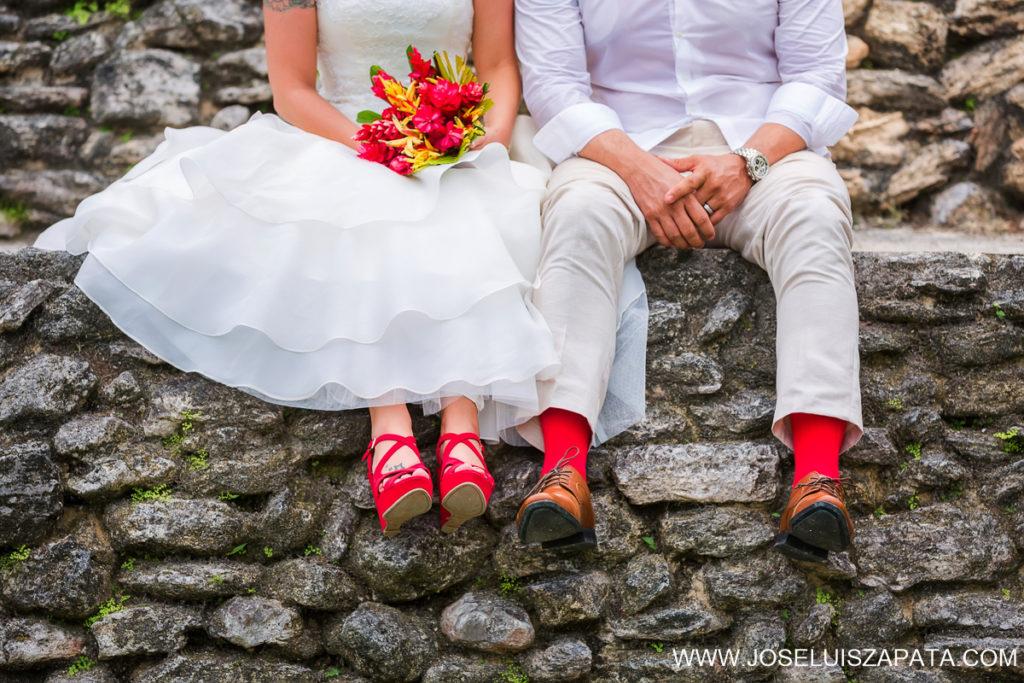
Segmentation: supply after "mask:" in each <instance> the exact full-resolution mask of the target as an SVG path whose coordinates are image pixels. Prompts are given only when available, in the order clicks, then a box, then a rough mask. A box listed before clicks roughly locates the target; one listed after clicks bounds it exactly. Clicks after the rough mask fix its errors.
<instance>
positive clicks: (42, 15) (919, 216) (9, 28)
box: [0, 0, 1024, 238]
mask: <svg viewBox="0 0 1024 683" xmlns="http://www.w3.org/2000/svg"><path fill="white" fill-rule="evenodd" d="M843 5H844V8H845V11H846V15H847V27H848V32H849V34H850V60H849V66H850V71H849V97H848V101H849V103H850V104H851V105H852V106H854V107H856V108H857V109H858V110H859V111H860V115H861V118H860V121H859V122H858V123H857V125H856V126H855V127H854V129H853V130H852V131H851V132H850V133H849V135H848V136H847V137H846V138H845V139H844V140H843V141H841V142H840V143H839V144H838V145H837V146H836V147H835V149H834V150H833V154H834V157H835V158H836V160H837V162H838V164H839V166H840V167H841V169H842V170H843V174H844V177H845V178H846V180H847V184H848V186H849V188H850V192H851V196H852V198H853V200H854V203H855V204H856V206H857V210H858V212H859V213H860V214H861V218H862V219H863V220H862V221H861V223H862V224H865V223H873V222H878V221H882V222H883V224H889V223H893V222H900V221H907V220H910V221H914V222H931V223H934V224H937V225H941V226H947V227H955V228H958V229H966V230H971V231H974V232H979V231H984V232H991V231H1004V232H1005V231H1019V230H1021V216H1020V213H1019V210H1018V209H1019V207H1020V200H1021V198H1024V84H1021V81H1024V33H1022V30H1024V2H1022V1H1021V0H956V1H955V2H954V0H932V1H931V2H906V1H904V0H844V2H843ZM76 7H77V8H78V11H77V12H75V11H72V12H71V13H70V14H69V13H68V12H67V10H69V9H71V10H74V8H76ZM93 9H95V10H96V11H92V10H93ZM105 10H106V11H105ZM261 34H262V25H261V14H260V2H259V0H218V2H205V1H204V0H0V79H2V82H0V158H2V159H3V167H2V168H0V208H2V209H3V210H2V211H0V238H2V236H4V235H7V236H12V235H14V234H16V233H17V232H18V231H19V230H20V229H21V228H22V227H42V226H46V225H48V224H50V223H52V222H53V221H55V220H57V219H59V218H63V217H65V216H68V215H70V214H71V213H73V211H74V209H75V206H77V203H78V202H79V201H80V200H81V199H82V198H83V197H85V196H86V195H88V194H91V193H93V192H95V191H97V190H99V189H101V188H102V187H104V186H105V185H106V184H107V183H109V182H110V181H111V180H113V179H115V178H117V177H119V176H120V175H121V174H123V173H124V172H125V171H126V170H127V169H128V168H130V167H131V165H132V164H134V163H136V162H138V161H139V160H140V159H141V158H143V157H144V156H145V155H147V154H148V153H150V152H151V151H152V150H153V149H154V148H155V147H156V145H157V144H158V143H159V142H160V140H161V139H162V131H163V128H164V127H165V126H174V127H180V126H187V125H194V124H207V125H209V124H212V125H214V126H217V127H221V128H231V127H233V126H236V125H238V124H240V123H242V122H244V121H245V120H246V119H247V118H248V116H249V115H250V114H251V113H252V112H253V111H255V110H257V109H260V110H263V111H268V110H269V109H270V107H271V99H272V98H271V92H270V88H269V86H268V84H267V80H266V76H267V73H266V61H265V52H264V50H263V48H262V47H261Z"/></svg>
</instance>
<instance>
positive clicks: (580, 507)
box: [516, 448, 597, 551]
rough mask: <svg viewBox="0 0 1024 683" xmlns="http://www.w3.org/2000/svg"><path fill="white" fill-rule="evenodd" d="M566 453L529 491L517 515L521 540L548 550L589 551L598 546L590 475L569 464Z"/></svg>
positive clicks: (568, 455) (570, 457)
mask: <svg viewBox="0 0 1024 683" xmlns="http://www.w3.org/2000/svg"><path fill="white" fill-rule="evenodd" d="M573 450H578V449H576V448H571V449H569V451H566V454H565V455H564V456H562V458H561V459H560V460H559V461H558V463H557V464H556V465H555V467H554V469H552V470H550V471H548V472H546V473H545V474H544V476H542V477H541V478H540V481H538V482H537V485H536V486H534V487H533V489H532V490H531V491H530V492H529V493H528V494H526V499H525V500H524V501H523V504H522V505H521V506H520V507H519V514H518V515H516V524H517V525H518V531H519V540H521V541H522V542H523V543H538V542H539V543H540V544H541V547H542V548H544V549H546V550H567V551H568V550H571V551H575V550H588V549H591V548H593V547H595V546H596V545H597V536H596V534H595V533H594V507H593V505H591V503H590V489H589V488H587V480H586V477H585V476H584V475H582V474H580V473H579V472H577V471H576V469H575V468H573V467H570V466H569V465H567V464H566V463H567V462H569V460H571V459H572V456H571V455H570V453H571V452H572V451H573Z"/></svg>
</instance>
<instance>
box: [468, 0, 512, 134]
mask: <svg viewBox="0 0 1024 683" xmlns="http://www.w3.org/2000/svg"><path fill="white" fill-rule="evenodd" d="M512 8H513V0H474V2H473V66H474V67H475V68H476V73H477V76H479V78H480V82H481V83H490V91H489V92H488V97H490V98H491V99H492V100H494V106H493V107H492V108H491V110H490V111H489V112H487V114H486V115H485V116H484V127H485V129H486V131H487V134H486V135H485V136H484V137H483V138H480V139H479V140H477V141H476V144H474V145H473V147H479V146H482V145H483V144H485V143H487V142H500V143H501V144H503V145H505V146H506V147H508V144H509V141H510V140H511V139H512V126H513V125H514V124H515V121H516V113H517V112H518V111H519V65H518V63H517V62H516V50H515V40H514V37H513V29H512V27H513V20H512V17H513V14H512Z"/></svg>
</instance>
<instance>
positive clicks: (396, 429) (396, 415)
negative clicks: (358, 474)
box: [370, 403, 426, 480]
mask: <svg viewBox="0 0 1024 683" xmlns="http://www.w3.org/2000/svg"><path fill="white" fill-rule="evenodd" d="M370 425H371V426H370V436H371V438H373V439H376V438H377V437H378V436H380V435H382V434H398V435H399V436H408V435H410V434H412V416H410V415H409V408H408V407H406V405H405V404H404V403H401V404H398V405H393V406H377V407H371V408H370ZM392 445H394V444H393V442H389V441H384V442H383V443H381V445H380V447H378V448H375V449H374V452H373V465H372V467H373V469H376V467H377V463H378V462H380V459H381V458H382V457H384V455H386V454H387V452H388V451H389V450H391V447H392ZM418 462H420V458H419V456H417V455H416V453H414V452H413V451H412V450H411V449H409V448H407V447H405V446H403V447H402V448H400V449H398V451H397V452H396V453H395V454H394V455H393V456H391V458H390V459H389V460H388V464H387V465H386V466H385V467H384V472H385V473H387V472H392V471H394V470H400V469H402V468H403V467H411V466H412V465H415V464H416V463H418ZM410 474H411V475H412V476H426V474H425V473H424V472H422V471H418V472H413V473H409V474H403V475H399V476H398V477H397V479H398V480H400V479H404V478H405V477H408V476H410Z"/></svg>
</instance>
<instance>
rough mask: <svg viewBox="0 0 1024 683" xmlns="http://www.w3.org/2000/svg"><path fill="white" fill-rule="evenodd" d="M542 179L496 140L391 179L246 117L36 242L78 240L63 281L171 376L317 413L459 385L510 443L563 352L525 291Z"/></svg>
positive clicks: (194, 132)
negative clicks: (175, 371)
mask: <svg viewBox="0 0 1024 683" xmlns="http://www.w3.org/2000/svg"><path fill="white" fill-rule="evenodd" d="M544 180H545V178H544V174H543V173H542V172H541V171H540V170H538V169H537V168H534V167H532V166H529V165H527V164H522V163H519V162H514V161H510V160H509V157H508V154H507V152H506V151H505V149H504V148H503V147H501V146H500V145H489V146H487V147H486V148H484V149H483V150H480V151H478V152H471V153H469V154H467V155H466V156H465V157H464V158H463V160H461V161H460V162H459V163H457V164H454V165H449V166H438V167H432V168H427V169H424V170H423V171H421V172H420V173H418V174H416V175H415V176H412V177H402V176H399V175H397V174H395V173H393V172H392V171H390V170H388V169H386V168H384V167H383V166H380V165H378V164H374V163H370V162H367V161H364V160H361V159H358V158H357V157H356V156H355V153H354V152H353V151H352V150H351V149H349V148H348V147H345V146H344V145H341V144H338V143H335V142H332V141H329V140H326V139H324V138H321V137H319V136H316V135H312V134H309V133H306V132H304V131H302V130H300V129H298V128H296V127H294V126H291V125H289V124H287V123H285V122H284V121H283V120H281V119H280V118H278V117H276V116H273V115H259V114H257V115H256V116H254V117H253V118H252V119H251V120H250V121H249V122H248V123H246V124H244V125H242V126H241V127H239V128H236V129H235V130H233V131H230V132H224V131H219V130H215V129H212V128H205V127H194V128H187V129H182V130H173V129H168V130H167V137H166V140H165V141H164V142H163V143H162V144H161V145H160V147H159V148H158V149H157V150H156V151H155V152H154V153H153V154H152V155H151V156H150V157H148V158H146V159H145V160H143V161H142V162H140V163H139V164H138V165H137V166H135V168H133V169H132V171H130V172H129V173H128V174H127V175H126V176H125V177H124V178H122V179H121V180H119V181H117V182H115V183H114V184H113V185H111V186H110V187H109V188H107V189H106V190H104V191H103V192H100V193H98V194H96V195H93V196H91V197H89V198H87V199H85V200H84V201H83V202H82V203H81V205H80V206H79V208H78V211H77V212H76V214H75V215H74V216H73V217H72V218H69V219H67V220H64V221H61V222H60V223H57V224H55V225H54V226H52V227H51V228H49V229H48V230H47V231H45V232H44V233H43V234H42V235H41V236H40V238H39V240H38V241H37V243H36V246H38V247H41V248H46V249H66V250H68V251H71V252H72V253H82V252H86V251H87V252H88V253H89V255H88V257H87V258H86V260H85V262H84V264H83V266H82V269H81V271H80V272H79V274H78V277H77V278H76V280H75V282H76V284H77V285H78V286H79V287H80V288H81V289H82V290H83V291H84V292H85V294H86V295H87V296H89V297H90V298H91V299H92V300H93V301H95V302H96V303H97V305H98V306H100V308H102V309H103V310H104V311H105V312H106V313H107V314H108V315H109V316H110V317H111V319H112V320H113V321H114V323H115V324H117V325H118V327H120V328H121V329H122V330H123V331H124V332H125V333H126V334H127V335H128V336H130V337H132V338H134V339H135V340H136V341H138V342H139V343H140V344H142V345H143V346H145V347H146V348H148V349H149V350H151V351H152V352H153V353H155V354H157V355H158V356H159V357H161V358H162V359H164V360H166V361H167V362H169V363H171V364H172V365H174V366H175V367H178V368H180V369H181V370H184V371H194V372H198V373H201V374H203V375H206V376H207V377H210V378H211V379H214V380H216V381H218V382H221V383H224V384H226V385H229V386H233V387H237V388H239V389H241V390H243V391H246V392H249V393H251V394H253V395H256V396H258V397H260V398H263V399H264V400H267V401H271V402H273V403H278V404H282V405H289V406H296V407H304V408H314V409H321V410H342V409H349V408H358V407H365V406H373V405H388V404H393V403H420V404H423V406H424V409H425V410H426V412H428V413H429V412H434V411H436V410H438V409H439V408H440V407H441V406H442V404H443V403H444V402H445V401H446V400H447V399H451V398H454V397H457V396H467V397H469V398H471V399H473V400H474V401H476V402H477V404H478V406H480V407H481V409H482V411H481V432H482V436H483V437H484V438H486V439H488V440H495V439H496V438H498V436H499V435H504V436H506V438H507V439H508V440H512V441H516V440H517V439H516V438H515V437H514V427H515V425H516V424H517V423H519V422H522V421H523V420H524V419H526V417H529V416H531V415H534V414H536V412H537V410H538V406H537V391H536V381H537V379H541V378H547V377H551V376H553V374H554V373H555V372H556V371H557V369H558V365H559V364H558V359H557V356H556V353H555V350H554V344H553V341H552V336H551V333H550V331H549V329H548V327H547V325H546V324H545V322H544V320H543V318H542V317H541V316H540V314H539V313H538V312H537V310H536V309H535V308H534V307H533V305H532V304H531V303H530V293H531V291H532V288H533V287H534V285H535V278H536V270H537V263H538V259H539V248H540V215H539V202H540V197H541V194H542V192H543V187H544ZM645 322H646V321H645ZM641 381H642V380H641Z"/></svg>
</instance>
